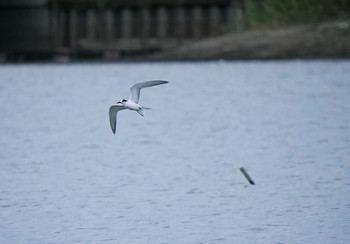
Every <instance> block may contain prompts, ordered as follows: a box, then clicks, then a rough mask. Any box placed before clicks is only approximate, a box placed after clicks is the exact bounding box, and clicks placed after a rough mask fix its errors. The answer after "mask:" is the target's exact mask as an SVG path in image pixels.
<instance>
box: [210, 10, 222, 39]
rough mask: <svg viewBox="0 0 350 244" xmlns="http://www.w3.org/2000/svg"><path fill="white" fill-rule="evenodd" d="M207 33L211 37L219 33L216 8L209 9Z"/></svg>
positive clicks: (218, 12)
mask: <svg viewBox="0 0 350 244" xmlns="http://www.w3.org/2000/svg"><path fill="white" fill-rule="evenodd" d="M209 33H210V35H211V36H215V35H218V34H219V33H220V9H219V8H218V7H217V6H213V7H210V9H209Z"/></svg>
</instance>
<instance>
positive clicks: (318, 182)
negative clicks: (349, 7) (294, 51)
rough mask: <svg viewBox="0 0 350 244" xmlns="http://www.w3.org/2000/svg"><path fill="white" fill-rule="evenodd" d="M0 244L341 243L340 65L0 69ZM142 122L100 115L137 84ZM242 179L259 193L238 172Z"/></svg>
mask: <svg viewBox="0 0 350 244" xmlns="http://www.w3.org/2000/svg"><path fill="white" fill-rule="evenodd" d="M0 77H1V83H0V109H1V110H0V113H1V119H0V141H1V149H0V152H1V160H0V161H1V164H0V169H1V170H0V174H1V175H0V193H1V194H0V227H1V228H0V243H77V242H81V243H104V242H105V243H248V242H249V243H252V242H257V243H347V240H348V239H349V238H350V235H349V231H348V230H349V228H350V226H349V225H350V224H349V223H350V221H349V216H350V198H349V197H348V196H349V193H350V164H349V159H350V157H349V156H350V128H349V124H350V96H349V94H350V62H348V61H313V62H302V61H292V62H287V61H286V62H208V63H166V64H162V63H152V64H142V63H140V64H108V65H100V64H75V65H14V66H12V65H4V66H1V67H0ZM148 79H165V80H170V81H171V82H170V83H169V84H167V85H166V86H161V87H154V88H152V89H145V90H144V91H143V92H142V95H141V100H140V103H141V104H142V105H144V106H149V107H152V108H153V110H151V111H146V115H145V117H141V116H139V115H138V114H137V113H133V112H130V111H126V112H125V111H122V112H120V114H119V115H118V125H117V133H116V135H113V133H112V132H111V131H110V128H109V121H108V113H107V111H108V107H109V105H110V104H112V103H114V102H116V101H118V100H120V99H121V98H127V97H128V96H129V91H128V87H129V86H130V85H131V84H133V83H134V82H137V81H143V80H148ZM242 166H244V167H245V168H246V170H247V171H248V172H249V174H250V175H251V177H252V178H253V180H254V181H255V183H256V186H250V185H248V183H247V182H246V179H245V178H244V176H243V175H242V174H241V172H240V171H239V168H240V167H242Z"/></svg>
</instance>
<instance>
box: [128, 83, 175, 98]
mask: <svg viewBox="0 0 350 244" xmlns="http://www.w3.org/2000/svg"><path fill="white" fill-rule="evenodd" d="M165 83H168V81H164V80H150V81H145V82H140V83H136V84H135V85H133V86H131V87H130V98H129V99H131V100H133V101H134V102H135V103H139V99H140V90H141V89H142V88H145V87H150V86H158V85H162V84H165Z"/></svg>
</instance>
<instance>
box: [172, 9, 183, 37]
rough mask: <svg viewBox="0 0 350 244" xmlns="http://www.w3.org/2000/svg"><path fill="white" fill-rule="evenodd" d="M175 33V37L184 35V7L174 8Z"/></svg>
mask: <svg viewBox="0 0 350 244" xmlns="http://www.w3.org/2000/svg"><path fill="white" fill-rule="evenodd" d="M175 33H176V37H178V38H183V37H185V35H186V13H185V9H184V8H181V7H179V8H176V10H175Z"/></svg>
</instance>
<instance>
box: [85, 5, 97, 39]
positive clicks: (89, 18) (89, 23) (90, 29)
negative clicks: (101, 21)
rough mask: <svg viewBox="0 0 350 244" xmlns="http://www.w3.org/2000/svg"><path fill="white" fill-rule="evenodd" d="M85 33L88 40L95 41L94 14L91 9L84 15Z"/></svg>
mask: <svg viewBox="0 0 350 244" xmlns="http://www.w3.org/2000/svg"><path fill="white" fill-rule="evenodd" d="M86 32H87V39H88V40H90V41H92V40H95V39H96V13H95V11H94V10H92V9H89V10H88V11H87V13H86Z"/></svg>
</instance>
